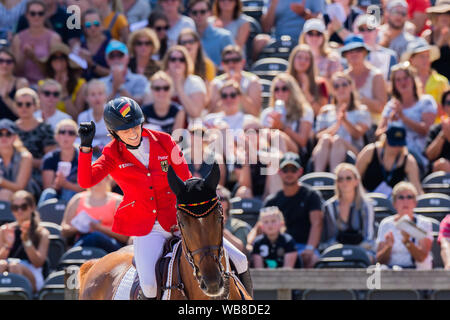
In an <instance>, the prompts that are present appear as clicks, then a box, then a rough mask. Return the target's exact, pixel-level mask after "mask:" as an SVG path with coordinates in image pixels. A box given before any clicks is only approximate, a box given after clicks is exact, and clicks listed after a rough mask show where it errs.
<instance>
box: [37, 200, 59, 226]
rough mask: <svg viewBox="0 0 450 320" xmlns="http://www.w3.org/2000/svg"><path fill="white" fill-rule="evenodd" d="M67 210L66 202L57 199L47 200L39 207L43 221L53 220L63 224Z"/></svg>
mask: <svg viewBox="0 0 450 320" xmlns="http://www.w3.org/2000/svg"><path fill="white" fill-rule="evenodd" d="M65 210H66V202H65V201H58V200H57V199H50V200H47V201H45V202H44V203H43V204H42V205H41V206H39V207H38V208H37V211H38V212H39V215H40V216H41V221H47V222H53V223H56V224H61V221H62V219H63V217H64V211H65Z"/></svg>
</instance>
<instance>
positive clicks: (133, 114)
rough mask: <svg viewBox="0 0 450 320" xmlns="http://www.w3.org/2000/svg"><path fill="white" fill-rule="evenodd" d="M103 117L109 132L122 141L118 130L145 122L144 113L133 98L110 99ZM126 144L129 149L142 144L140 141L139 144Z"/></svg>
mask: <svg viewBox="0 0 450 320" xmlns="http://www.w3.org/2000/svg"><path fill="white" fill-rule="evenodd" d="M103 119H104V121H105V125H106V128H107V129H108V131H109V133H110V134H111V135H112V136H113V137H114V138H116V139H117V140H119V141H122V139H120V137H119V136H118V135H117V133H116V131H118V130H127V129H131V128H134V127H136V126H138V125H142V124H143V123H144V114H143V113H142V109H141V107H140V106H139V104H138V103H137V102H136V101H134V100H133V99H131V98H127V97H120V98H116V99H114V100H110V101H109V102H108V103H107V104H106V106H105V110H104V111H103ZM141 141H142V135H141ZM122 142H123V141H122ZM124 143H125V142H124ZM125 144H126V146H127V148H129V149H137V148H139V146H140V145H141V144H140V143H139V145H138V146H131V145H129V144H127V143H125Z"/></svg>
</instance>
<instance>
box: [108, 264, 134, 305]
mask: <svg viewBox="0 0 450 320" xmlns="http://www.w3.org/2000/svg"><path fill="white" fill-rule="evenodd" d="M136 273H137V271H136V268H135V267H133V266H130V268H128V270H127V272H126V273H125V275H124V276H123V278H122V280H121V281H120V284H119V287H118V288H117V290H116V294H115V295H114V298H113V300H130V291H131V286H132V285H133V281H134V278H135V277H136Z"/></svg>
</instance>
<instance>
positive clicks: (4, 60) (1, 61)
mask: <svg viewBox="0 0 450 320" xmlns="http://www.w3.org/2000/svg"><path fill="white" fill-rule="evenodd" d="M13 63H14V60H13V59H2V58H0V64H7V65H11V64H13Z"/></svg>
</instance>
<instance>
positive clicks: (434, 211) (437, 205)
mask: <svg viewBox="0 0 450 320" xmlns="http://www.w3.org/2000/svg"><path fill="white" fill-rule="evenodd" d="M414 212H415V213H419V214H422V215H424V216H427V217H431V218H435V219H437V220H438V221H441V220H442V219H443V218H444V217H445V216H446V215H447V214H449V213H450V196H449V195H446V194H442V193H426V194H422V195H419V196H418V197H417V206H416V208H415V209H414Z"/></svg>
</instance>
